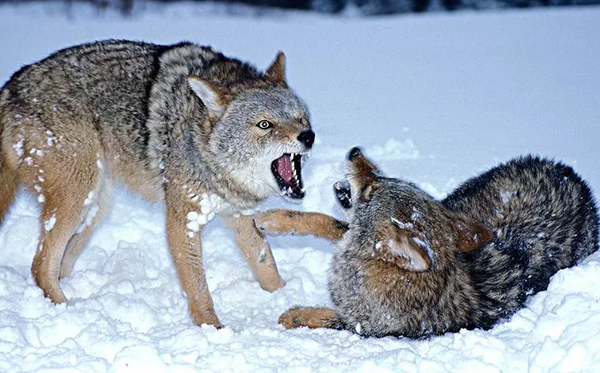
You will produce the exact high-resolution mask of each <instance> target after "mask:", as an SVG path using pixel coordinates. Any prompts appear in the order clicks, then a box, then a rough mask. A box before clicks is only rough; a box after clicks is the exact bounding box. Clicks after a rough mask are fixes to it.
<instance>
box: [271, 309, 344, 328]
mask: <svg viewBox="0 0 600 373" xmlns="http://www.w3.org/2000/svg"><path fill="white" fill-rule="evenodd" d="M279 323H280V324H281V325H283V326H284V327H285V328H286V329H295V328H300V327H302V326H306V327H308V328H311V329H317V328H328V329H343V325H342V322H341V321H340V319H339V317H338V315H337V314H336V313H335V311H334V310H332V309H331V308H326V307H299V306H296V307H292V308H290V309H289V310H287V311H285V312H284V313H283V314H282V315H281V316H280V317H279Z"/></svg>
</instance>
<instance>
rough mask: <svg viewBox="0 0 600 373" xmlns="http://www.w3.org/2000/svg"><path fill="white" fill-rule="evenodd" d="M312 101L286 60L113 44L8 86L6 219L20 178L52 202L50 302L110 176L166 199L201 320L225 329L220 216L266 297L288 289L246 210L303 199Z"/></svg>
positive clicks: (45, 265)
mask: <svg viewBox="0 0 600 373" xmlns="http://www.w3.org/2000/svg"><path fill="white" fill-rule="evenodd" d="M309 120H310V118H309V113H308V110H307V108H306V105H305V104H304V103H303V102H302V100H301V99H300V98H298V97H297V96H296V95H295V94H294V93H293V92H292V91H291V90H290V89H289V88H288V86H287V83H286V81H285V57H284V55H283V53H279V54H278V55H277V58H276V59H275V61H274V62H273V63H272V64H271V65H270V66H269V67H268V68H267V69H266V71H265V72H264V73H263V72H260V71H258V70H257V69H256V68H254V67H252V66H251V65H249V64H247V63H244V62H242V61H239V60H237V59H233V58H228V57H225V56H224V55H223V54H221V53H218V52H216V51H214V50H212V49H211V48H208V47H200V46H197V45H194V44H191V43H182V44H177V45H172V46H161V45H154V44H146V43H137V42H129V41H105V42H97V43H92V44H85V45H80V46H75V47H72V48H68V49H65V50H61V51H59V52H57V53H55V54H53V55H51V56H50V57H48V58H46V59H44V60H42V61H40V62H37V63H34V64H32V65H28V66H25V67H23V68H22V69H21V70H19V71H18V72H17V73H15V74H14V75H13V76H12V78H11V79H10V80H9V81H8V83H6V85H5V86H4V87H3V88H2V91H1V92H0V135H1V137H0V139H1V149H0V218H1V217H3V216H4V214H5V213H6V211H7V209H8V207H9V206H10V204H11V201H12V199H13V198H14V195H15V193H16V190H17V189H18V186H19V185H21V184H24V185H26V186H27V187H28V188H29V189H30V190H31V191H32V192H33V193H35V194H36V195H37V196H38V201H39V203H40V204H41V207H42V216H41V220H42V221H41V227H40V245H39V250H38V252H37V253H36V255H35V258H34V261H33V266H32V273H33V276H34V279H35V281H36V283H37V284H38V285H39V286H40V287H41V288H42V289H43V290H44V294H45V295H46V296H48V297H49V298H50V299H51V300H52V301H53V302H55V303H61V302H64V301H66V298H65V296H64V294H63V292H62V290H61V289H60V284H59V278H63V277H65V276H69V275H70V273H71V270H72V267H73V265H74V263H75V259H76V258H77V256H78V255H79V253H80V251H81V250H82V248H83V247H84V246H85V244H86V242H87V241H88V239H89V237H90V235H91V232H92V230H93V228H94V227H95V226H96V225H97V224H98V222H99V221H100V220H101V219H102V217H103V216H104V215H105V214H106V212H107V209H108V205H109V201H110V197H111V189H112V184H113V180H115V179H116V180H118V181H120V182H123V183H124V184H126V185H127V186H128V187H129V188H131V189H132V190H134V191H137V192H139V193H141V194H142V195H143V196H144V197H146V198H148V199H150V200H152V201H164V202H165V203H166V211H167V238H168V243H169V248H170V251H171V253H172V256H173V261H174V263H175V265H176V268H177V272H178V274H179V278H180V281H181V284H182V287H183V290H184V292H185V293H186V295H187V299H188V302H189V307H190V312H191V315H192V317H193V319H194V322H195V323H197V324H203V323H207V324H212V325H215V326H220V322H219V320H218V318H217V316H216V315H215V313H214V310H213V305H212V300H211V297H210V294H209V293H208V290H207V286H206V280H205V274H204V269H203V266H202V249H201V238H200V236H201V231H202V227H203V226H204V224H206V223H207V222H208V221H209V220H210V219H211V218H212V217H213V216H214V215H215V214H217V213H219V214H221V215H223V216H224V218H225V221H226V223H227V224H228V225H229V226H230V227H231V228H233V230H234V233H235V235H236V242H237V244H238V246H240V248H241V249H242V251H243V252H244V256H245V257H246V258H247V259H248V264H249V266H250V268H251V270H252V272H253V274H254V276H255V277H256V278H257V280H258V281H259V282H260V284H261V286H262V287H263V288H264V289H266V290H270V291H272V290H275V289H277V288H279V287H281V286H283V284H284V282H283V280H282V279H281V278H280V276H279V273H278V271H277V267H276V265H275V262H274V260H273V257H272V254H271V251H270V249H269V247H268V244H267V243H266V242H265V241H264V237H263V235H262V233H260V232H259V231H258V230H257V229H256V227H255V226H254V223H253V220H252V218H251V217H249V216H245V215H243V214H242V215H240V214H237V213H238V212H243V210H244V209H247V208H252V207H253V206H255V205H256V204H257V203H259V202H260V201H262V200H264V199H265V198H267V197H269V196H272V195H282V196H284V197H286V198H287V199H292V200H294V199H296V200H297V199H301V198H303V197H304V187H303V183H302V179H301V167H302V159H303V157H304V156H305V155H306V154H307V153H308V152H309V151H310V149H311V147H312V144H313V142H314V138H315V135H314V132H313V131H312V129H311V126H310V122H309Z"/></svg>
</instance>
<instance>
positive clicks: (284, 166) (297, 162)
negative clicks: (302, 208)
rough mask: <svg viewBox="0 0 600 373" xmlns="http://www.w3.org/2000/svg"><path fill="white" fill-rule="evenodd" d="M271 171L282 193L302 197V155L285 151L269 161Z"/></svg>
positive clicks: (295, 197) (294, 197)
mask: <svg viewBox="0 0 600 373" xmlns="http://www.w3.org/2000/svg"><path fill="white" fill-rule="evenodd" d="M271 171H272V172H273V176H275V180H276V181H277V185H278V186H279V189H280V190H281V193H282V195H284V196H285V197H289V198H292V199H302V198H304V186H303V185H302V175H301V171H302V155H301V154H297V153H291V154H289V153H286V154H284V155H282V156H281V157H279V158H277V159H276V160H274V161H273V162H272V163H271Z"/></svg>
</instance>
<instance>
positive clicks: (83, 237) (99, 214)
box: [58, 182, 112, 279]
mask: <svg viewBox="0 0 600 373" xmlns="http://www.w3.org/2000/svg"><path fill="white" fill-rule="evenodd" d="M103 184H104V185H100V186H99V187H98V188H97V189H96V190H94V191H93V193H88V196H87V197H86V199H85V200H84V205H87V206H86V207H87V211H86V213H85V217H84V218H83V221H82V222H81V223H80V225H79V227H78V228H77V231H76V232H75V234H74V235H73V236H72V237H71V239H70V240H69V243H68V244H67V247H66V249H65V253H64V256H63V258H62V262H61V264H60V274H59V276H58V277H59V279H63V278H66V277H69V276H71V272H72V271H73V266H75V261H76V260H77V258H78V257H79V254H80V253H81V251H82V250H83V248H84V247H85V245H86V243H87V242H88V241H89V240H90V237H91V235H92V232H93V231H94V228H95V227H96V226H97V225H98V223H100V221H102V219H103V218H104V217H105V216H106V213H107V211H108V207H109V205H110V197H111V195H112V185H110V183H109V182H104V183H103Z"/></svg>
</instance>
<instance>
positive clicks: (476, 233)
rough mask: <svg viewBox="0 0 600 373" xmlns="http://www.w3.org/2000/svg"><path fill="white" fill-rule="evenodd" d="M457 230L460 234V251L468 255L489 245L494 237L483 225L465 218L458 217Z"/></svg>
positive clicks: (456, 221)
mask: <svg viewBox="0 0 600 373" xmlns="http://www.w3.org/2000/svg"><path fill="white" fill-rule="evenodd" d="M455 223H456V230H457V232H458V249H459V250H460V251H462V252H464V253H468V252H470V251H473V250H475V249H478V248H480V247H482V246H484V245H487V244H488V243H490V241H492V238H493V237H494V236H493V235H492V232H490V231H489V230H488V229H487V228H486V227H484V226H483V225H482V224H480V223H478V222H476V221H474V220H471V219H469V218H467V217H465V216H459V215H457V217H456V220H455Z"/></svg>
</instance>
